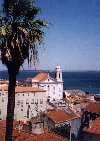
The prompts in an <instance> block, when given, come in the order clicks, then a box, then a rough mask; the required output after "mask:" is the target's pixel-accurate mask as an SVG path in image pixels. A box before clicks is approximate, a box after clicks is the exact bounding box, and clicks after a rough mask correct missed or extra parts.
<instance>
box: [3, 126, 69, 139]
mask: <svg viewBox="0 0 100 141" xmlns="http://www.w3.org/2000/svg"><path fill="white" fill-rule="evenodd" d="M5 131H6V128H4V127H1V126H0V141H5ZM13 141H68V139H65V138H63V137H61V136H59V135H57V134H55V133H53V132H45V133H43V134H39V135H34V134H31V133H28V132H25V131H20V132H19V131H18V130H15V129H14V130H13Z"/></svg>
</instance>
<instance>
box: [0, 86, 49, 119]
mask: <svg viewBox="0 0 100 141" xmlns="http://www.w3.org/2000/svg"><path fill="white" fill-rule="evenodd" d="M7 90H8V87H7V86H2V87H0V119H3V120H4V119H6V115H7V101H8V94H7ZM45 93H46V91H45V90H43V89H40V88H37V87H16V95H15V110H14V112H15V117H14V118H15V119H16V120H24V121H27V120H29V119H31V118H32V117H35V116H37V115H38V114H40V113H41V112H44V111H46V96H45Z"/></svg>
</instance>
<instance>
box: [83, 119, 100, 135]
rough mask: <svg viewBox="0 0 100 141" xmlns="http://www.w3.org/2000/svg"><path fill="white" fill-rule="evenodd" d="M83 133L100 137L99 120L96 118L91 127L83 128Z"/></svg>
mask: <svg viewBox="0 0 100 141" xmlns="http://www.w3.org/2000/svg"><path fill="white" fill-rule="evenodd" d="M83 131H85V132H88V133H92V134H99V135H100V118H96V119H95V120H94V121H93V123H92V126H91V127H84V129H83Z"/></svg>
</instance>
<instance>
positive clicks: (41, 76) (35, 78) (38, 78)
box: [26, 73, 48, 81]
mask: <svg viewBox="0 0 100 141" xmlns="http://www.w3.org/2000/svg"><path fill="white" fill-rule="evenodd" d="M46 78H48V74H47V73H39V74H38V75H37V76H35V77H34V78H27V80H26V81H32V80H37V81H43V80H45V79H46Z"/></svg>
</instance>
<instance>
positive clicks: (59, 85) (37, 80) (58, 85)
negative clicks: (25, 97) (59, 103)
mask: <svg viewBox="0 0 100 141" xmlns="http://www.w3.org/2000/svg"><path fill="white" fill-rule="evenodd" d="M54 73H55V77H54V78H53V77H51V76H50V75H49V73H39V74H38V75H37V76H35V77H34V78H27V79H26V82H27V84H28V83H31V85H32V87H39V88H42V89H44V90H46V97H47V101H56V100H60V99H63V80H62V70H61V68H60V66H56V68H55V71H54Z"/></svg>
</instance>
